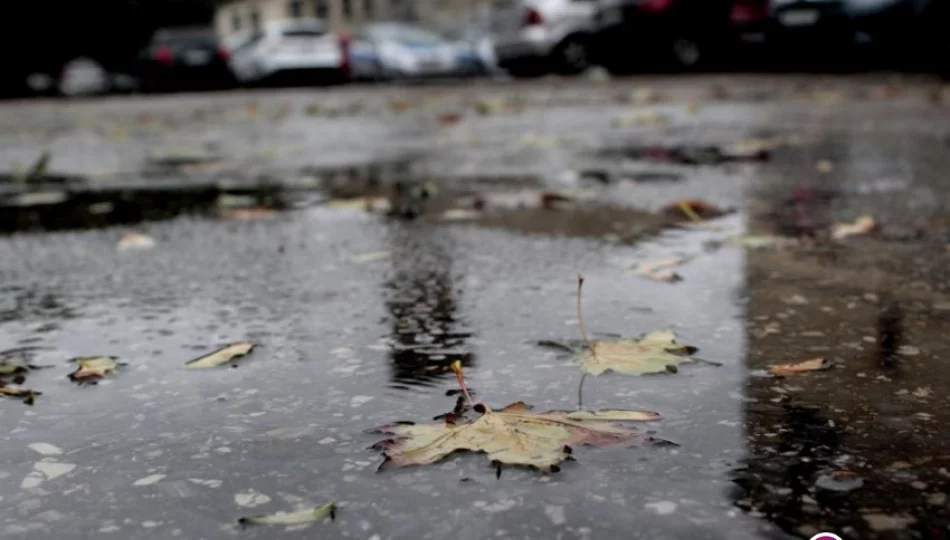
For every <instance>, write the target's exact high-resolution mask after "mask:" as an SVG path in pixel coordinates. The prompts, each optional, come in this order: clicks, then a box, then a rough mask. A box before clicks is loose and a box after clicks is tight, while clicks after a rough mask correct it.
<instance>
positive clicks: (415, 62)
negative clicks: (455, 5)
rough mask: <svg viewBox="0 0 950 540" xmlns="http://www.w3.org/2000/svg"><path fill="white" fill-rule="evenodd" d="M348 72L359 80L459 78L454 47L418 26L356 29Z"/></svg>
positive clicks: (460, 66)
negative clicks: (349, 70) (456, 76)
mask: <svg viewBox="0 0 950 540" xmlns="http://www.w3.org/2000/svg"><path fill="white" fill-rule="evenodd" d="M350 69H351V70H352V74H353V77H354V78H356V79H360V80H393V79H417V78H424V77H445V76H455V75H460V74H462V71H463V70H462V63H461V62H460V60H459V51H458V47H457V46H456V45H455V44H453V43H451V42H449V41H448V40H446V39H444V38H443V37H442V36H440V35H438V34H436V33H435V32H430V31H429V30H426V29H424V28H420V27H418V26H414V25H410V24H403V23H396V22H386V23H376V24H370V25H367V26H365V27H363V28H361V29H359V30H358V31H357V32H356V33H355V34H354V36H353V41H352V43H351V44H350Z"/></svg>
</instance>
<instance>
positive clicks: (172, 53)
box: [135, 28, 234, 92]
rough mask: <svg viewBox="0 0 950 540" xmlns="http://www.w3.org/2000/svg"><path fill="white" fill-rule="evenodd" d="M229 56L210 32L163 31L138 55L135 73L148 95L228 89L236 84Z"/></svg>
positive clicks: (203, 29)
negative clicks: (156, 92) (175, 91)
mask: <svg viewBox="0 0 950 540" xmlns="http://www.w3.org/2000/svg"><path fill="white" fill-rule="evenodd" d="M229 56H230V55H229V54H228V51H227V49H225V48H224V47H223V46H221V44H220V43H219V42H218V38H217V37H216V36H215V34H214V31H212V30H210V29H207V28H170V29H163V30H159V31H157V32H155V34H154V36H153V37H152V40H151V42H150V43H149V44H148V46H147V47H145V49H143V50H142V51H141V52H140V53H139V55H138V58H137V62H136V64H137V65H136V68H135V71H136V72H137V73H136V75H138V77H139V79H140V80H141V85H142V89H143V90H145V91H149V92H155V91H171V90H197V89H209V88H226V87H229V86H232V85H233V84H234V75H233V74H232V73H231V68H230V67H229V66H228V59H229Z"/></svg>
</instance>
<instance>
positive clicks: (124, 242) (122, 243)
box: [115, 231, 155, 251]
mask: <svg viewBox="0 0 950 540" xmlns="http://www.w3.org/2000/svg"><path fill="white" fill-rule="evenodd" d="M115 247H116V249H118V250H119V251H130V250H133V249H151V248H153V247H155V240H154V239H153V238H152V237H151V236H148V235H145V234H142V233H140V232H136V231H129V232H127V233H125V234H124V235H122V238H120V239H119V241H118V242H117V243H116V245H115Z"/></svg>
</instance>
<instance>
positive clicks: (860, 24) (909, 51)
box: [768, 0, 946, 67]
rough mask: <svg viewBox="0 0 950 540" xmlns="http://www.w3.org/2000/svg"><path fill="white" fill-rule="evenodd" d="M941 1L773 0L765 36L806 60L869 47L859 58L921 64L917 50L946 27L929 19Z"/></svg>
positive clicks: (845, 55)
mask: <svg viewBox="0 0 950 540" xmlns="http://www.w3.org/2000/svg"><path fill="white" fill-rule="evenodd" d="M945 4H946V3H945V1H944V0H773V3H772V16H773V21H774V23H773V25H772V28H771V30H770V32H769V36H768V39H769V42H770V44H771V45H772V46H773V48H774V49H776V52H778V53H784V54H785V55H789V56H790V57H791V58H792V59H793V60H795V61H797V62H799V63H805V64H809V65H810V64H813V63H814V62H815V61H816V60H828V59H837V60H840V59H843V58H846V59H849V60H853V59H855V56H854V53H868V54H863V55H862V56H861V58H865V59H870V58H872V57H873V58H874V60H875V62H876V63H881V62H895V61H896V62H897V63H898V64H899V65H901V67H920V66H921V65H922V64H923V62H922V60H923V59H922V58H921V57H920V55H926V49H927V48H929V47H930V46H931V45H932V44H933V38H934V37H936V36H939V35H940V34H944V33H945V28H946V27H945V26H944V27H942V28H938V27H935V26H933V25H932V24H931V22H930V21H931V20H933V19H935V14H937V13H938V11H939V10H940V9H943V10H946V7H945ZM936 18H937V19H939V17H936ZM944 20H945V19H944ZM940 24H945V22H944V23H940ZM928 42H930V43H928ZM852 65H853V64H852Z"/></svg>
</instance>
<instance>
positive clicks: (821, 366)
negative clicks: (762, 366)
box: [769, 358, 834, 375]
mask: <svg viewBox="0 0 950 540" xmlns="http://www.w3.org/2000/svg"><path fill="white" fill-rule="evenodd" d="M833 366H834V362H831V361H830V360H828V359H827V358H814V359H812V360H806V361H804V362H799V363H797V364H781V365H778V366H771V367H769V373H771V374H772V375H791V374H794V373H808V372H810V371H822V370H825V369H831V368H832V367H833Z"/></svg>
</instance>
